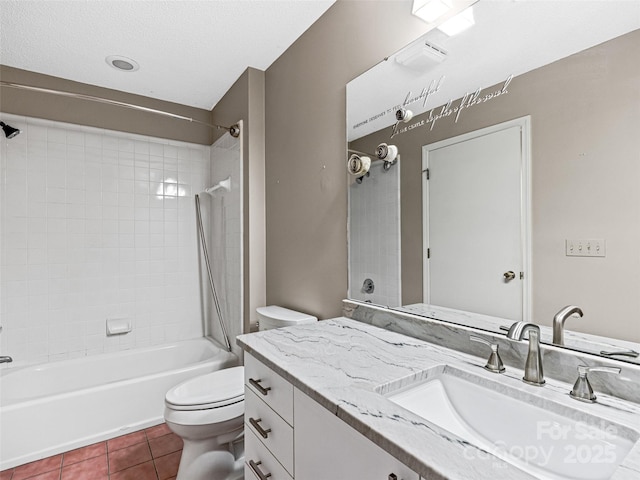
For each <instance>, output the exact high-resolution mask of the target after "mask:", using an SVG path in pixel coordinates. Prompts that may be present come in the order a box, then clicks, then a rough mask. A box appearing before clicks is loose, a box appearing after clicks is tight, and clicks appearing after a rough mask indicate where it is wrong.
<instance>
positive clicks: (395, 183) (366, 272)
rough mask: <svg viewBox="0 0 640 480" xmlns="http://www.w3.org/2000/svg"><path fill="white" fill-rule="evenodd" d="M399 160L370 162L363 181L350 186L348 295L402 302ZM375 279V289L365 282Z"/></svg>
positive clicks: (388, 303) (380, 303) (357, 298)
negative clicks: (368, 289)
mask: <svg viewBox="0 0 640 480" xmlns="http://www.w3.org/2000/svg"><path fill="white" fill-rule="evenodd" d="M400 165H401V164H400V162H398V163H396V164H395V165H393V166H392V167H391V168H390V169H389V170H387V171H385V170H384V169H383V162H381V161H376V162H374V163H373V164H372V165H371V169H370V175H369V176H368V177H365V178H364V179H363V181H362V183H360V184H358V183H356V182H355V181H353V183H351V184H350V186H349V298H351V299H354V300H360V301H365V302H366V301H370V302H372V303H375V304H378V305H400V304H401V303H402V302H401V298H402V291H401V286H400V284H401V282H400V269H401V266H400ZM365 279H371V280H373V282H374V287H375V288H374V291H373V293H365V292H364V291H363V288H362V287H363V282H364V281H365Z"/></svg>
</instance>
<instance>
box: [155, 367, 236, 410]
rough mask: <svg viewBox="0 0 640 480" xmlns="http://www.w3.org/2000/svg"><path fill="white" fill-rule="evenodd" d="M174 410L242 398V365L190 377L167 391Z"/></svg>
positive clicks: (215, 404)
mask: <svg viewBox="0 0 640 480" xmlns="http://www.w3.org/2000/svg"><path fill="white" fill-rule="evenodd" d="M165 400H166V403H167V404H168V406H169V407H170V408H173V409H174V410H204V409H207V408H219V407H224V406H226V405H231V404H233V403H237V402H240V401H242V400H244V367H233V368H225V369H224V370H218V371H216V372H212V373H208V374H206V375H201V376H199V377H195V378H192V379H190V380H187V381H186V382H182V383H180V384H179V385H176V386H175V387H173V388H172V389H171V390H169V391H168V392H167V395H166V397H165Z"/></svg>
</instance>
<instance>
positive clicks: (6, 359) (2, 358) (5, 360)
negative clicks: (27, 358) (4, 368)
mask: <svg viewBox="0 0 640 480" xmlns="http://www.w3.org/2000/svg"><path fill="white" fill-rule="evenodd" d="M11 362H13V358H11V357H9V356H8V355H2V356H0V363H11Z"/></svg>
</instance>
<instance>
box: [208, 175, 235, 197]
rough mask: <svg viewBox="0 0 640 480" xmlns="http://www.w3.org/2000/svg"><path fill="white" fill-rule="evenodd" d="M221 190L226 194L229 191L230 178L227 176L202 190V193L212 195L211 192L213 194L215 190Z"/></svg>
mask: <svg viewBox="0 0 640 480" xmlns="http://www.w3.org/2000/svg"><path fill="white" fill-rule="evenodd" d="M221 188H222V189H224V190H225V191H227V192H228V191H229V190H231V176H228V177H227V178H225V179H224V180H221V181H219V182H218V183H216V184H215V185H213V186H211V187H209V188H205V189H204V193H208V194H209V195H213V192H215V191H216V190H219V189H221Z"/></svg>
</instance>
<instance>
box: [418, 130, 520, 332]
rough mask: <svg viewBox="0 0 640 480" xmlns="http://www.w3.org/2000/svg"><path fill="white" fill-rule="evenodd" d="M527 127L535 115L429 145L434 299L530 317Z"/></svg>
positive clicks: (429, 280)
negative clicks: (529, 119)
mask: <svg viewBox="0 0 640 480" xmlns="http://www.w3.org/2000/svg"><path fill="white" fill-rule="evenodd" d="M526 131H528V118H524V119H520V120H517V121H512V122H507V123H505V124H500V125H497V126H494V127H490V128H487V129H482V130H478V131H476V132H472V133H471V134H467V135H463V136H461V137H456V138H452V139H448V140H445V141H442V142H438V143H435V144H432V145H426V146H424V147H423V179H424V180H423V181H424V187H425V188H424V189H423V192H424V193H423V202H424V204H423V215H424V216H425V218H424V219H423V220H424V225H425V227H424V237H425V240H424V243H425V250H426V251H425V254H426V255H425V261H424V290H425V291H424V301H425V302H426V303H430V304H432V305H438V306H443V307H448V308H453V309H457V310H464V311H469V312H475V313H481V314H485V315H491V316H496V317H502V318H507V319H511V320H514V321H519V320H523V319H527V318H528V315H527V313H526V312H527V310H528V307H527V305H526V304H527V303H528V302H527V301H526V300H527V298H526V297H527V292H528V282H527V281H526V280H528V276H529V272H527V271H526V270H527V268H526V267H525V265H526V263H528V262H527V259H528V255H527V254H526V250H527V244H528V241H527V238H528V228H527V225H528V220H527V202H526V198H527V197H528V188H527V183H528V174H527V171H528V148H527V147H526V145H527V144H528V133H527V134H526V135H525V132H526ZM427 172H428V174H427ZM427 175H428V178H427Z"/></svg>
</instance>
